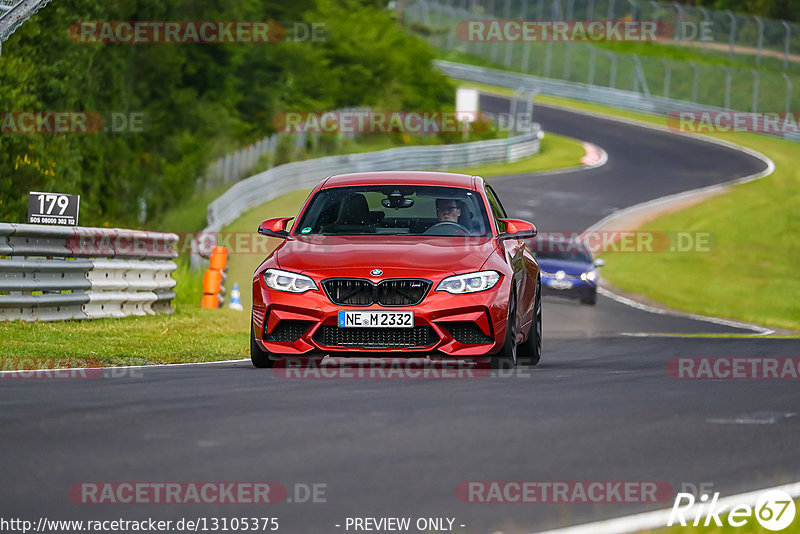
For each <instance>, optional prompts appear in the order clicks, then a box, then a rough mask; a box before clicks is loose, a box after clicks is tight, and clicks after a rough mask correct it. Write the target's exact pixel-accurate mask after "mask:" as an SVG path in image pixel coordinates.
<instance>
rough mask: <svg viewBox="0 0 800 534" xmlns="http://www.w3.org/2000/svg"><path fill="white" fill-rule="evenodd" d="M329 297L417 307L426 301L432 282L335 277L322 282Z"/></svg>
mask: <svg viewBox="0 0 800 534" xmlns="http://www.w3.org/2000/svg"><path fill="white" fill-rule="evenodd" d="M322 286H323V287H324V288H325V292H326V293H327V294H328V298H329V299H331V302H333V303H334V304H341V305H344V306H369V305H371V304H374V303H378V304H380V305H382V306H414V305H415V304H419V303H420V302H422V299H423V298H425V294H426V293H427V292H428V289H429V288H430V287H431V282H430V281H428V280H421V279H413V278H412V279H392V280H384V281H382V282H379V283H378V284H373V283H372V282H370V281H369V280H363V279H360V278H334V279H331V280H325V281H324V282H322Z"/></svg>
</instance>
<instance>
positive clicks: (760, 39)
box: [753, 15, 764, 65]
mask: <svg viewBox="0 0 800 534" xmlns="http://www.w3.org/2000/svg"><path fill="white" fill-rule="evenodd" d="M753 18H754V19H756V24H758V42H757V44H756V65H761V48H762V47H763V46H764V21H763V20H761V17H759V16H758V15H754V16H753Z"/></svg>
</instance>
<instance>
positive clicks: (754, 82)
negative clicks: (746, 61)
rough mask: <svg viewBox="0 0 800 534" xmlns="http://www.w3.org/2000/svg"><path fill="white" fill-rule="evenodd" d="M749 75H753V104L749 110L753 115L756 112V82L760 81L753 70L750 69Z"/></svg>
mask: <svg viewBox="0 0 800 534" xmlns="http://www.w3.org/2000/svg"><path fill="white" fill-rule="evenodd" d="M750 74H752V75H753V102H752V105H751V106H750V109H751V111H752V112H753V113H755V112H756V111H758V82H759V81H760V78H761V77H760V76H759V74H758V72H757V71H756V70H755V69H750Z"/></svg>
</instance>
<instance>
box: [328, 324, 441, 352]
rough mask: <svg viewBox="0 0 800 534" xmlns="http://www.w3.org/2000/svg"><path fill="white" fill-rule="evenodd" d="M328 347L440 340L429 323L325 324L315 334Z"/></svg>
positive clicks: (393, 345)
mask: <svg viewBox="0 0 800 534" xmlns="http://www.w3.org/2000/svg"><path fill="white" fill-rule="evenodd" d="M314 339H315V340H316V341H317V343H319V344H320V345H324V346H326V347H376V348H397V347H429V346H431V345H433V344H434V343H436V342H437V341H438V340H439V336H437V335H436V332H434V330H433V328H431V327H430V326H428V325H424V326H415V327H413V328H340V327H338V326H335V325H323V326H322V327H321V328H320V329H319V330H318V331H317V334H316V335H315V336H314Z"/></svg>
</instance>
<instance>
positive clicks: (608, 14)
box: [606, 0, 614, 20]
mask: <svg viewBox="0 0 800 534" xmlns="http://www.w3.org/2000/svg"><path fill="white" fill-rule="evenodd" d="M606 18H607V19H608V20H612V19H613V18H614V0H608V11H606Z"/></svg>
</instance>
